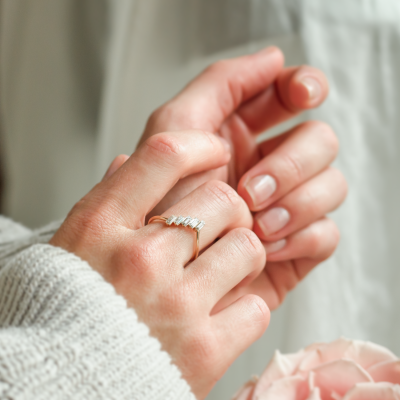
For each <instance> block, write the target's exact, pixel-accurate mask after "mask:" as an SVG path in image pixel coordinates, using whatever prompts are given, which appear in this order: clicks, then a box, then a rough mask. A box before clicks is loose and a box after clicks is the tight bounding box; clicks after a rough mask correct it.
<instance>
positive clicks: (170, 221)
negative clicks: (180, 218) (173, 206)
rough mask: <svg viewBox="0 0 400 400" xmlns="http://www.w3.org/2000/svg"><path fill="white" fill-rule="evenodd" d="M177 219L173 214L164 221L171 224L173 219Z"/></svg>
mask: <svg viewBox="0 0 400 400" xmlns="http://www.w3.org/2000/svg"><path fill="white" fill-rule="evenodd" d="M176 219H177V217H176V216H175V215H171V216H170V217H169V218H168V219H167V220H166V221H165V223H166V224H167V225H171V224H172V223H173V222H174V221H175V220H176Z"/></svg>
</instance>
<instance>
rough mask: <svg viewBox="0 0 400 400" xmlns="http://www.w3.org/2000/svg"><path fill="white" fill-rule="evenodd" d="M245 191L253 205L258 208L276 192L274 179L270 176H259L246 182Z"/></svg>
mask: <svg viewBox="0 0 400 400" xmlns="http://www.w3.org/2000/svg"><path fill="white" fill-rule="evenodd" d="M246 190H247V193H248V194H249V196H250V197H251V199H252V200H253V205H254V206H258V205H260V204H262V203H264V201H266V200H268V199H269V198H270V197H271V196H272V194H273V193H274V192H275V190H276V182H275V179H274V178H273V177H272V176H270V175H260V176H256V177H255V178H253V179H250V181H249V182H247V185H246Z"/></svg>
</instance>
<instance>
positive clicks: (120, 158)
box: [102, 154, 129, 181]
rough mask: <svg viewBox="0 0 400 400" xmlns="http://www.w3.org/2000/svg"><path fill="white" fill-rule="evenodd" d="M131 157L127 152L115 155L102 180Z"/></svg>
mask: <svg viewBox="0 0 400 400" xmlns="http://www.w3.org/2000/svg"><path fill="white" fill-rule="evenodd" d="M128 158H129V156H127V155H126V154H120V155H119V156H117V157H115V158H114V160H113V161H112V163H111V164H110V166H109V167H108V170H107V172H106V173H105V175H104V177H103V179H102V181H105V180H106V179H108V178H109V177H110V176H111V175H113V174H114V172H115V171H116V170H117V169H119V167H121V166H122V164H124V163H125V161H126V160H127V159H128Z"/></svg>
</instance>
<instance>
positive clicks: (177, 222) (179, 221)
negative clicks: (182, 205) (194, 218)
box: [174, 215, 185, 225]
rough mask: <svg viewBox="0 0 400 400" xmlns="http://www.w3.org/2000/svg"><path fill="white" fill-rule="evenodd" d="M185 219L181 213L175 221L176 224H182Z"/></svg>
mask: <svg viewBox="0 0 400 400" xmlns="http://www.w3.org/2000/svg"><path fill="white" fill-rule="evenodd" d="M184 220H185V217H182V215H180V216H179V217H178V218H177V219H176V220H175V222H174V224H175V225H180V224H181V223H182V222H183V221H184Z"/></svg>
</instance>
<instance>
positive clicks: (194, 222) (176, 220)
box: [148, 215, 206, 261]
mask: <svg viewBox="0 0 400 400" xmlns="http://www.w3.org/2000/svg"><path fill="white" fill-rule="evenodd" d="M152 222H165V223H166V224H167V225H168V226H171V225H172V224H174V225H176V226H179V225H181V226H184V227H188V228H192V229H193V230H194V231H196V238H195V243H194V251H193V256H192V259H191V261H193V260H195V259H196V258H197V257H198V256H199V251H200V230H201V228H203V227H204V225H205V224H206V223H205V222H204V221H200V220H199V219H198V218H192V217H182V215H180V216H179V217H177V216H175V215H171V216H170V217H168V218H167V217H162V216H161V215H156V216H154V217H151V218H150V219H149V222H148V224H151V223H152Z"/></svg>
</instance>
